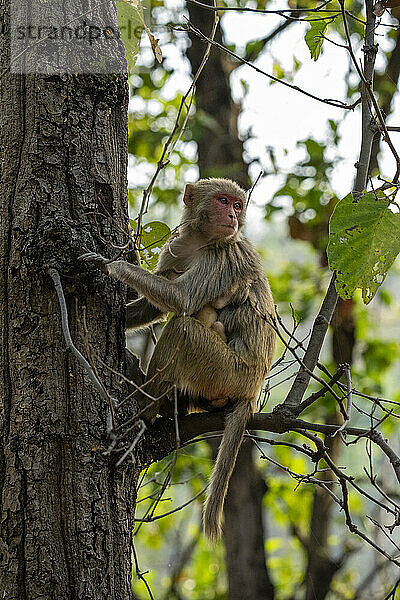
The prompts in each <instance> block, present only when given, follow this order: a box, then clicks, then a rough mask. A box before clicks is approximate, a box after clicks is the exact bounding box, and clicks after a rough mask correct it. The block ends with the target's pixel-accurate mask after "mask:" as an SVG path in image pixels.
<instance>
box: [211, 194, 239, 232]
mask: <svg viewBox="0 0 400 600" xmlns="http://www.w3.org/2000/svg"><path fill="white" fill-rule="evenodd" d="M242 212H243V200H242V199H241V198H236V197H235V196H231V195H229V194H216V195H215V196H214V197H213V199H212V209H211V222H212V224H213V226H214V227H213V233H214V235H215V237H217V238H224V237H230V236H231V235H234V234H235V233H236V232H237V230H238V229H239V220H240V215H241V214H242Z"/></svg>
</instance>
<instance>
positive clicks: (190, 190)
mask: <svg viewBox="0 0 400 600" xmlns="http://www.w3.org/2000/svg"><path fill="white" fill-rule="evenodd" d="M193 196H194V184H193V183H187V184H186V187H185V193H184V194H183V201H184V203H185V204H186V206H190V205H191V204H192V201H193Z"/></svg>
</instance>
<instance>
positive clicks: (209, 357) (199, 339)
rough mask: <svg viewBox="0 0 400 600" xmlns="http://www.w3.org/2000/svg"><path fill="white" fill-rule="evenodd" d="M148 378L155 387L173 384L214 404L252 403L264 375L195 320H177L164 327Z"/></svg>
mask: <svg viewBox="0 0 400 600" xmlns="http://www.w3.org/2000/svg"><path fill="white" fill-rule="evenodd" d="M147 379H148V380H149V379H152V381H153V383H152V384H149V385H151V387H152V388H153V386H155V387H156V388H157V386H159V385H160V384H161V383H162V382H165V381H167V382H173V383H174V384H175V385H177V387H178V388H179V389H183V390H187V391H188V392H189V393H190V395H192V396H194V397H196V396H203V397H204V398H207V399H208V400H210V401H211V402H212V401H213V400H220V399H223V398H230V399H233V400H238V399H240V400H248V401H250V402H252V401H253V400H254V399H255V398H256V397H257V394H258V390H259V388H260V387H261V384H262V381H263V379H264V373H263V371H262V369H261V368H260V367H259V366H258V365H249V364H247V363H246V362H245V360H243V358H241V357H240V356H239V355H238V354H237V353H235V352H233V351H232V350H231V349H230V348H229V347H228V346H227V345H226V344H225V343H224V342H223V341H222V340H221V338H220V337H219V336H218V335H216V334H215V332H214V331H212V330H211V329H209V328H206V327H205V326H204V325H203V324H202V323H200V322H199V321H197V320H196V319H195V318H193V317H173V318H172V319H171V320H170V321H169V323H167V325H166V326H165V327H164V330H163V332H162V334H161V336H160V339H159V341H158V343H157V345H156V347H155V349H154V353H153V356H152V358H151V361H150V364H149V368H148V373H147Z"/></svg>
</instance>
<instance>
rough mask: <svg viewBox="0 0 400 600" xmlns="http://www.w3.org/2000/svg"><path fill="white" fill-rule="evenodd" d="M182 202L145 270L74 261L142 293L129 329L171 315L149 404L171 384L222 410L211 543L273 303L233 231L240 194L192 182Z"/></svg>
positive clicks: (156, 408) (270, 333)
mask: <svg viewBox="0 0 400 600" xmlns="http://www.w3.org/2000/svg"><path fill="white" fill-rule="evenodd" d="M183 200H184V203H185V208H184V211H183V216H182V220H181V223H180V225H179V228H178V232H177V234H175V235H174V236H173V237H172V238H171V240H170V242H169V244H167V245H166V246H164V248H163V250H162V252H161V254H160V259H159V263H158V267H157V271H156V272H155V273H154V274H153V273H149V272H148V271H145V270H143V269H142V268H141V267H138V266H134V265H132V264H130V263H127V262H124V261H121V260H118V261H114V262H108V261H107V260H106V259H104V258H103V257H101V256H99V255H97V254H94V253H90V254H87V255H85V256H84V257H83V258H84V259H85V260H88V261H92V262H94V263H95V264H97V265H99V266H100V267H101V268H102V269H103V270H104V272H106V273H107V274H109V275H110V276H112V277H114V278H116V279H118V280H119V281H123V282H124V283H126V284H127V285H129V286H131V287H133V288H135V289H136V290H137V291H138V293H139V294H141V295H142V297H141V298H139V299H138V300H137V301H135V302H133V303H131V304H130V305H129V306H128V312H127V325H128V328H135V327H136V328H137V327H140V326H143V325H145V324H149V323H153V322H155V321H158V320H160V319H161V318H162V317H163V316H164V315H166V314H167V313H169V312H171V313H173V314H174V316H173V317H172V318H171V319H170V320H169V322H168V323H167V324H166V325H165V327H164V329H163V331H162V334H161V336H160V338H159V340H158V343H157V344H156V346H155V349H154V352H153V356H152V358H151V360H150V364H149V367H148V370H147V378H146V380H147V381H148V383H147V384H146V385H145V388H144V389H145V390H146V392H147V393H148V394H150V395H151V396H153V397H155V398H158V397H159V396H161V395H162V394H163V393H164V392H166V391H167V390H169V389H170V388H171V386H173V385H176V386H177V388H178V389H179V390H181V391H182V392H184V393H185V395H186V396H189V397H190V402H191V407H192V409H193V410H196V409H199V408H200V409H205V410H210V411H212V410H217V409H220V408H224V409H225V410H227V417H226V422H225V430H224V434H223V437H222V441H221V445H220V448H219V452H218V456H217V459H216V463H215V466H214V469H213V472H212V476H211V481H210V485H209V488H208V492H207V498H206V502H205V505H204V512H203V523H204V531H205V533H206V535H207V536H208V538H210V539H211V540H217V539H218V538H219V537H220V535H221V517H222V509H223V505H224V499H225V495H226V491H227V488H228V482H229V478H230V476H231V473H232V470H233V467H234V465H235V461H236V456H237V453H238V450H239V447H240V444H241V442H242V439H243V435H244V432H245V429H246V424H247V421H248V419H249V418H250V416H251V415H252V414H253V412H254V411H255V403H256V400H257V397H258V394H259V391H260V389H261V386H262V384H263V382H264V379H265V377H266V375H267V374H268V371H269V369H270V367H271V362H272V356H273V352H274V345H275V332H274V329H273V327H272V325H271V323H272V318H273V315H274V302H273V299H272V295H271V291H270V287H269V284H268V281H267V279H266V277H265V276H264V273H263V270H262V267H261V263H260V260H259V257H258V255H257V253H256V251H255V249H254V248H253V246H252V244H251V243H250V242H249V241H248V240H247V239H246V237H244V235H243V234H242V228H243V225H244V220H245V210H246V196H245V192H244V191H243V190H242V189H241V188H240V187H239V186H238V185H237V184H236V183H234V182H233V181H230V180H228V179H201V180H200V181H198V182H197V183H194V184H187V185H186V189H185V193H184V198H183ZM179 408H181V411H182V409H183V410H185V408H186V407H178V409H179ZM228 411H229V412H228ZM173 412H174V395H173V394H172V393H171V394H170V398H166V397H165V396H164V397H163V399H162V400H161V401H160V402H158V403H153V404H152V405H151V406H150V408H149V411H148V414H147V417H146V418H147V419H151V420H153V419H154V418H155V416H156V414H157V413H160V414H163V415H167V416H172V415H173ZM181 414H182V412H181Z"/></svg>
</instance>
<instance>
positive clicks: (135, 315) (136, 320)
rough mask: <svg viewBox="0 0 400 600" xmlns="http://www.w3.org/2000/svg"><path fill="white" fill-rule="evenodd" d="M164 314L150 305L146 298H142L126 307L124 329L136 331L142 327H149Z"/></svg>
mask: <svg viewBox="0 0 400 600" xmlns="http://www.w3.org/2000/svg"><path fill="white" fill-rule="evenodd" d="M164 316H165V313H164V312H163V311H162V310H160V309H159V308H157V307H156V306H154V305H153V304H151V303H150V302H149V301H148V300H147V298H145V297H144V296H142V298H139V299H138V300H134V301H133V302H130V303H129V304H128V305H127V307H126V328H127V329H136V328H137V327H142V326H143V325H150V323H155V322H157V321H159V320H160V319H162V318H163V317H164Z"/></svg>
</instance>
